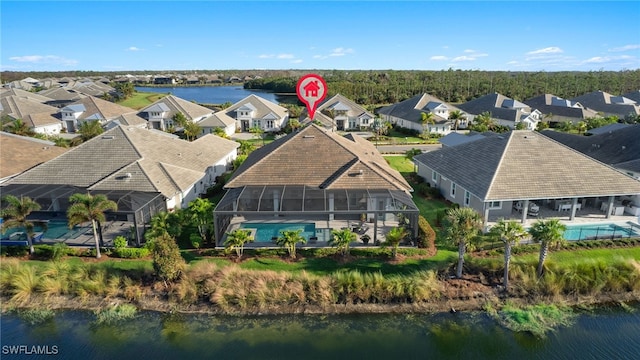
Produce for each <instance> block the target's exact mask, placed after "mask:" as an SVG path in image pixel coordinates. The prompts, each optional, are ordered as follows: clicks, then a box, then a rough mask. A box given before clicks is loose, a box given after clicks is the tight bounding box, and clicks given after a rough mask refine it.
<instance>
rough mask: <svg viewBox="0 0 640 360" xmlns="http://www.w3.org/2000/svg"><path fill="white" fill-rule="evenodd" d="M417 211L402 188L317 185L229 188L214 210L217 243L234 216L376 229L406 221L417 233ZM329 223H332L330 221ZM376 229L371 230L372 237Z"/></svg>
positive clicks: (245, 218)
mask: <svg viewBox="0 0 640 360" xmlns="http://www.w3.org/2000/svg"><path fill="white" fill-rule="evenodd" d="M418 215H419V211H418V208H417V207H416V205H415V204H414V203H413V200H412V199H411V196H410V195H409V194H407V193H406V192H404V191H401V190H387V189H375V190H374V189H319V188H317V187H310V186H301V185H281V186H276V185H268V186H262V185H260V186H254V185H252V186H244V187H240V188H233V189H229V190H228V191H227V193H226V194H225V196H224V197H223V198H222V200H220V202H219V203H218V206H217V207H216V209H215V210H214V222H215V228H216V239H218V240H217V241H218V245H222V243H221V240H222V238H223V235H224V233H225V232H226V231H227V230H228V228H229V225H230V224H231V223H232V222H234V218H236V220H237V218H242V219H243V220H247V221H250V220H255V219H259V220H265V219H270V221H273V220H276V219H282V221H288V220H291V219H295V220H303V221H308V220H309V221H328V222H336V223H337V222H339V221H354V222H356V221H359V220H362V219H363V218H364V220H365V221H366V222H367V223H370V224H371V225H372V226H373V227H374V229H376V230H377V226H378V222H379V221H383V222H390V221H397V219H398V216H402V217H403V218H404V219H407V220H408V221H409V226H410V227H411V228H412V230H413V236H414V237H416V236H417V222H418ZM329 226H331V225H329ZM376 234H377V231H375V230H374V237H375V236H376Z"/></svg>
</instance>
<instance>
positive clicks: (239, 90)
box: [136, 86, 297, 104]
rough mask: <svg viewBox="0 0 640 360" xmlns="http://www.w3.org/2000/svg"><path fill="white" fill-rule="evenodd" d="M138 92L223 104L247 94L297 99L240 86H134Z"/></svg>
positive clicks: (278, 100) (273, 99) (283, 100)
mask: <svg viewBox="0 0 640 360" xmlns="http://www.w3.org/2000/svg"><path fill="white" fill-rule="evenodd" d="M136 90H137V91H140V92H153V93H163V94H168V93H171V94H172V95H175V96H177V97H179V98H181V99H184V100H187V101H195V102H197V103H199V104H224V103H226V102H230V103H232V104H235V103H236V102H238V101H240V100H242V99H244V98H245V97H247V96H249V95H252V94H254V95H257V96H260V97H262V98H264V99H266V100H269V101H271V102H274V103H293V104H295V103H296V101H297V98H296V96H295V95H294V96H288V95H276V94H274V93H271V92H267V91H260V90H245V89H244V88H243V87H242V86H191V87H184V86H176V87H143V86H136Z"/></svg>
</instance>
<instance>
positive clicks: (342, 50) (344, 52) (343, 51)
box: [329, 47, 354, 56]
mask: <svg viewBox="0 0 640 360" xmlns="http://www.w3.org/2000/svg"><path fill="white" fill-rule="evenodd" d="M353 53H354V51H353V49H351V48H348V49H345V48H341V47H339V48H335V49H333V50H331V54H329V56H345V55H347V54H353Z"/></svg>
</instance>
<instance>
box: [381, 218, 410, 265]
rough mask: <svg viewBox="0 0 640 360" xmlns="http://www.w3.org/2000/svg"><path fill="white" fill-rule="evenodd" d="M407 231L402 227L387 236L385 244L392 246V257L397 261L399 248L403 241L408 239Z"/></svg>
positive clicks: (395, 228)
mask: <svg viewBox="0 0 640 360" xmlns="http://www.w3.org/2000/svg"><path fill="white" fill-rule="evenodd" d="M407 235H408V232H407V229H406V228H404V227H402V226H397V227H394V228H393V229H391V230H389V232H388V233H387V235H385V239H386V241H385V244H386V245H389V246H391V249H392V250H391V256H393V258H394V259H395V258H396V257H397V256H398V247H399V246H400V242H401V241H402V239H404V238H405V237H407Z"/></svg>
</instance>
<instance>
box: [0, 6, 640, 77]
mask: <svg viewBox="0 0 640 360" xmlns="http://www.w3.org/2000/svg"><path fill="white" fill-rule="evenodd" d="M0 10H1V12H0V14H1V15H0V16H1V22H0V30H1V39H0V40H1V42H0V44H1V45H0V47H1V52H0V54H1V57H0V67H1V69H2V70H12V71H64V70H93V71H126V70H227V69H339V70H349V69H365V70H368V69H393V70H441V69H449V68H453V69H463V70H469V69H472V70H512V71H564V70H578V71H589V70H613V71H618V70H624V69H630V70H634V69H638V68H640V21H639V20H638V19H639V18H640V1H637V0H633V1H621V2H614V1H567V2H559V1H537V2H524V1H496V2H487V1H448V2H440V1H407V2H397V1H373V2H366V1H351V2H349V1H321V2H312V1H286V2H276V1H257V2H251V1H234V2H231V1H193V2H185V1H136V2H130V1H69V2H61V1H40V2H37V1H7V0H2V1H1V2H0Z"/></svg>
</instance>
